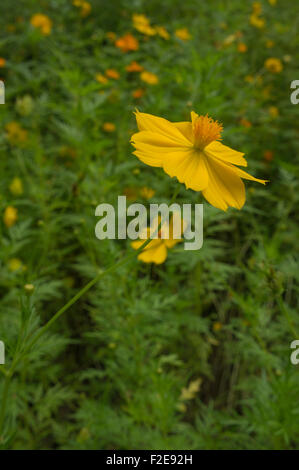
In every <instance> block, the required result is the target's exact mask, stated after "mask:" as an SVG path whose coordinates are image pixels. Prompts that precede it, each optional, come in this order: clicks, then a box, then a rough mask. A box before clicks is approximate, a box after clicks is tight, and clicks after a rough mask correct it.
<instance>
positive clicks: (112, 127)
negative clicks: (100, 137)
mask: <svg viewBox="0 0 299 470" xmlns="http://www.w3.org/2000/svg"><path fill="white" fill-rule="evenodd" d="M103 129H104V131H105V132H114V131H115V129H116V127H115V124H113V122H105V123H104V124H103Z"/></svg>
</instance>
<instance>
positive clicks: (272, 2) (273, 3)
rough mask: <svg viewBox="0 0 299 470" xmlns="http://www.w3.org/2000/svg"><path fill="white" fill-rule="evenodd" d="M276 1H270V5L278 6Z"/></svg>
mask: <svg viewBox="0 0 299 470" xmlns="http://www.w3.org/2000/svg"><path fill="white" fill-rule="evenodd" d="M276 1H277V0H268V2H269V3H270V5H272V6H273V7H274V5H276Z"/></svg>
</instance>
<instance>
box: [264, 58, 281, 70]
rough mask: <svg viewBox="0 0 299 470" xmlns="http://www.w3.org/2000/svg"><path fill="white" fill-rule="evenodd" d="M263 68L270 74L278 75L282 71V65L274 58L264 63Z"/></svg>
mask: <svg viewBox="0 0 299 470" xmlns="http://www.w3.org/2000/svg"><path fill="white" fill-rule="evenodd" d="M265 67H266V69H268V70H269V72H271V73H280V72H281V71H282V69H283V66H282V63H281V60H280V59H276V58H275V57H270V58H269V59H267V60H266V61H265Z"/></svg>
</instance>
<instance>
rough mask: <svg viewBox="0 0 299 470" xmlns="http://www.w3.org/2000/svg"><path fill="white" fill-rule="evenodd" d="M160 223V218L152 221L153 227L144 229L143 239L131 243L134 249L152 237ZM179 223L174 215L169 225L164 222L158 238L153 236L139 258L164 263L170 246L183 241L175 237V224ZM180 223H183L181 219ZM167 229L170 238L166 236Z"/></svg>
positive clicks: (144, 260) (149, 261) (147, 261)
mask: <svg viewBox="0 0 299 470" xmlns="http://www.w3.org/2000/svg"><path fill="white" fill-rule="evenodd" d="M159 223H160V219H155V220H154V221H153V222H152V225H151V228H147V229H144V231H143V232H144V233H143V236H142V238H143V239H141V240H136V241H135V242H132V243H131V246H132V248H134V250H138V249H139V248H140V247H141V246H142V245H143V244H144V242H145V239H148V238H149V237H150V233H151V230H152V233H154V232H155V231H156V230H157V228H158V226H159ZM176 223H178V219H177V217H175V216H173V217H172V218H171V219H170V221H169V225H168V226H167V223H166V222H164V223H163V224H162V226H161V228H160V230H159V232H158V235H157V236H158V238H153V239H152V240H151V241H150V243H149V244H148V245H147V246H146V247H145V248H144V249H143V250H142V251H141V252H140V253H139V255H138V257H137V258H138V259H139V260H140V261H143V262H144V263H155V264H162V263H164V261H165V260H166V258H167V252H168V249H169V248H173V247H174V246H175V245H176V244H177V243H179V242H180V241H181V239H174V238H173V233H174V224H176ZM179 223H182V221H181V220H180V221H179ZM167 230H168V231H169V233H168V238H164V237H166V236H167V235H166V233H167Z"/></svg>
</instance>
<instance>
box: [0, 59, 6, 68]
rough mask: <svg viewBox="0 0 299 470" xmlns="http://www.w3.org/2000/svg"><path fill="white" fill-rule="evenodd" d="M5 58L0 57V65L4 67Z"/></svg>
mask: <svg viewBox="0 0 299 470" xmlns="http://www.w3.org/2000/svg"><path fill="white" fill-rule="evenodd" d="M5 64H6V60H5V59H4V58H3V57H0V67H5Z"/></svg>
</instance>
